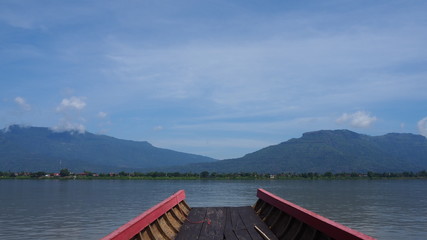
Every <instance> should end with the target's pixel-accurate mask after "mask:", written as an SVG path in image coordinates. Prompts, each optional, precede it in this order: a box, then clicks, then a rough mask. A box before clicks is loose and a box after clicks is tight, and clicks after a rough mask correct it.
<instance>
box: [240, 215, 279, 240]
mask: <svg viewBox="0 0 427 240" xmlns="http://www.w3.org/2000/svg"><path fill="white" fill-rule="evenodd" d="M236 210H237V211H238V212H239V215H240V218H241V219H242V221H243V224H245V226H246V229H247V230H248V232H249V234H250V235H251V237H252V239H253V240H264V238H263V237H262V236H261V235H260V234H259V233H258V231H257V230H256V229H255V227H254V226H257V227H258V228H259V229H260V230H261V231H262V232H263V233H264V234H265V235H267V237H268V238H269V239H271V240H277V237H276V236H275V235H274V233H273V232H272V231H271V230H270V229H269V228H268V226H267V225H266V224H265V223H264V222H263V221H262V220H261V219H260V218H259V216H258V215H256V213H255V211H254V209H253V208H252V207H239V208H236Z"/></svg>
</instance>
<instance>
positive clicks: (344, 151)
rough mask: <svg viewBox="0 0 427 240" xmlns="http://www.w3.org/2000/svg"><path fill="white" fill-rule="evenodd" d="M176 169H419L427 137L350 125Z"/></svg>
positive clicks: (426, 155)
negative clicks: (356, 129) (379, 133)
mask: <svg viewBox="0 0 427 240" xmlns="http://www.w3.org/2000/svg"><path fill="white" fill-rule="evenodd" d="M172 169H173V168H171V169H168V170H172ZM174 169H176V170H177V171H181V172H190V171H191V172H201V171H209V172H218V173H220V172H258V173H280V172H296V173H301V172H318V173H324V172H334V173H337V172H362V173H363V172H365V173H366V172H367V171H373V172H403V171H421V170H426V169H427V139H426V138H425V137H423V136H421V135H415V134H407V133H390V134H386V135H383V136H375V137H373V136H368V135H363V134H358V133H355V132H352V131H349V130H322V131H315V132H308V133H304V134H303V136H302V137H301V138H297V139H291V140H289V141H286V142H283V143H280V144H277V145H274V146H269V147H266V148H264V149H261V150H259V151H256V152H253V153H250V154H247V155H245V156H244V157H241V158H236V159H228V160H223V161H218V162H214V163H204V164H190V165H187V166H181V167H177V168H174Z"/></svg>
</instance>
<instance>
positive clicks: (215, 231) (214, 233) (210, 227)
mask: <svg viewBox="0 0 427 240" xmlns="http://www.w3.org/2000/svg"><path fill="white" fill-rule="evenodd" d="M206 219H208V221H209V222H207V223H205V224H203V227H202V231H201V232H200V236H199V240H216V239H220V240H222V239H223V238H224V227H225V221H226V208H224V207H216V208H208V209H207V211H206Z"/></svg>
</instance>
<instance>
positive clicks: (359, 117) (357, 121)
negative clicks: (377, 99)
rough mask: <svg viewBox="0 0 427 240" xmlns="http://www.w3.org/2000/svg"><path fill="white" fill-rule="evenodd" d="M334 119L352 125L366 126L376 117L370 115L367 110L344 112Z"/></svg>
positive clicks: (375, 119)
mask: <svg viewBox="0 0 427 240" xmlns="http://www.w3.org/2000/svg"><path fill="white" fill-rule="evenodd" d="M336 121H337V123H340V124H349V125H350V126H352V127H357V128H368V127H370V126H371V125H372V124H373V123H374V122H375V121H377V118H376V117H375V116H371V115H370V114H369V113H367V112H364V111H357V112H355V113H350V114H349V113H344V114H342V115H341V117H339V118H338V119H337V120H336Z"/></svg>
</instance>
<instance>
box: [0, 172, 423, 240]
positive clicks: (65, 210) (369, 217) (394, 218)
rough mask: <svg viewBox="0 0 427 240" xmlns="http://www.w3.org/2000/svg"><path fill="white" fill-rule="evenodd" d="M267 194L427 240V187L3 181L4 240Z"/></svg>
mask: <svg viewBox="0 0 427 240" xmlns="http://www.w3.org/2000/svg"><path fill="white" fill-rule="evenodd" d="M257 188H264V189H266V190H267V191H270V192H272V193H274V194H276V195H278V196H280V197H282V198H285V199H287V200H289V201H291V202H294V203H296V204H298V205H301V206H302V207H304V208H307V209H309V210H311V211H314V212H316V213H318V214H320V215H323V216H325V217H327V218H330V219H332V220H334V221H337V222H339V223H342V224H344V225H347V226H349V227H351V228H354V229H356V230H358V231H361V232H363V233H365V234H368V235H370V236H373V237H376V238H378V239H412V240H417V239H419V240H425V239H427V180H330V181H323V180H315V181H304V180H288V181H282V180H253V181H252V180H244V181H237V180H230V181H222V180H200V181H198V180H179V181H169V180H158V181H157V180H149V181H144V180H0V239H10V240H14V239H44V240H49V239H99V238H101V237H103V236H104V235H106V234H108V233H110V232H111V231H113V230H115V229H116V228H117V227H119V226H121V225H122V224H124V223H125V222H127V221H129V220H130V219H132V218H134V217H136V216H137V215H139V214H140V213H141V212H143V211H145V210H146V209H148V208H150V207H151V206H153V205H155V204H157V203H158V202H160V201H162V200H163V199H165V198H166V197H168V196H169V195H171V194H173V193H175V192H176V191H178V190H180V189H184V190H185V191H186V194H187V199H186V201H187V203H188V204H189V205H190V206H192V207H200V206H247V205H253V204H254V203H255V201H256V199H257V198H256V196H255V195H256V189H257Z"/></svg>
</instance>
